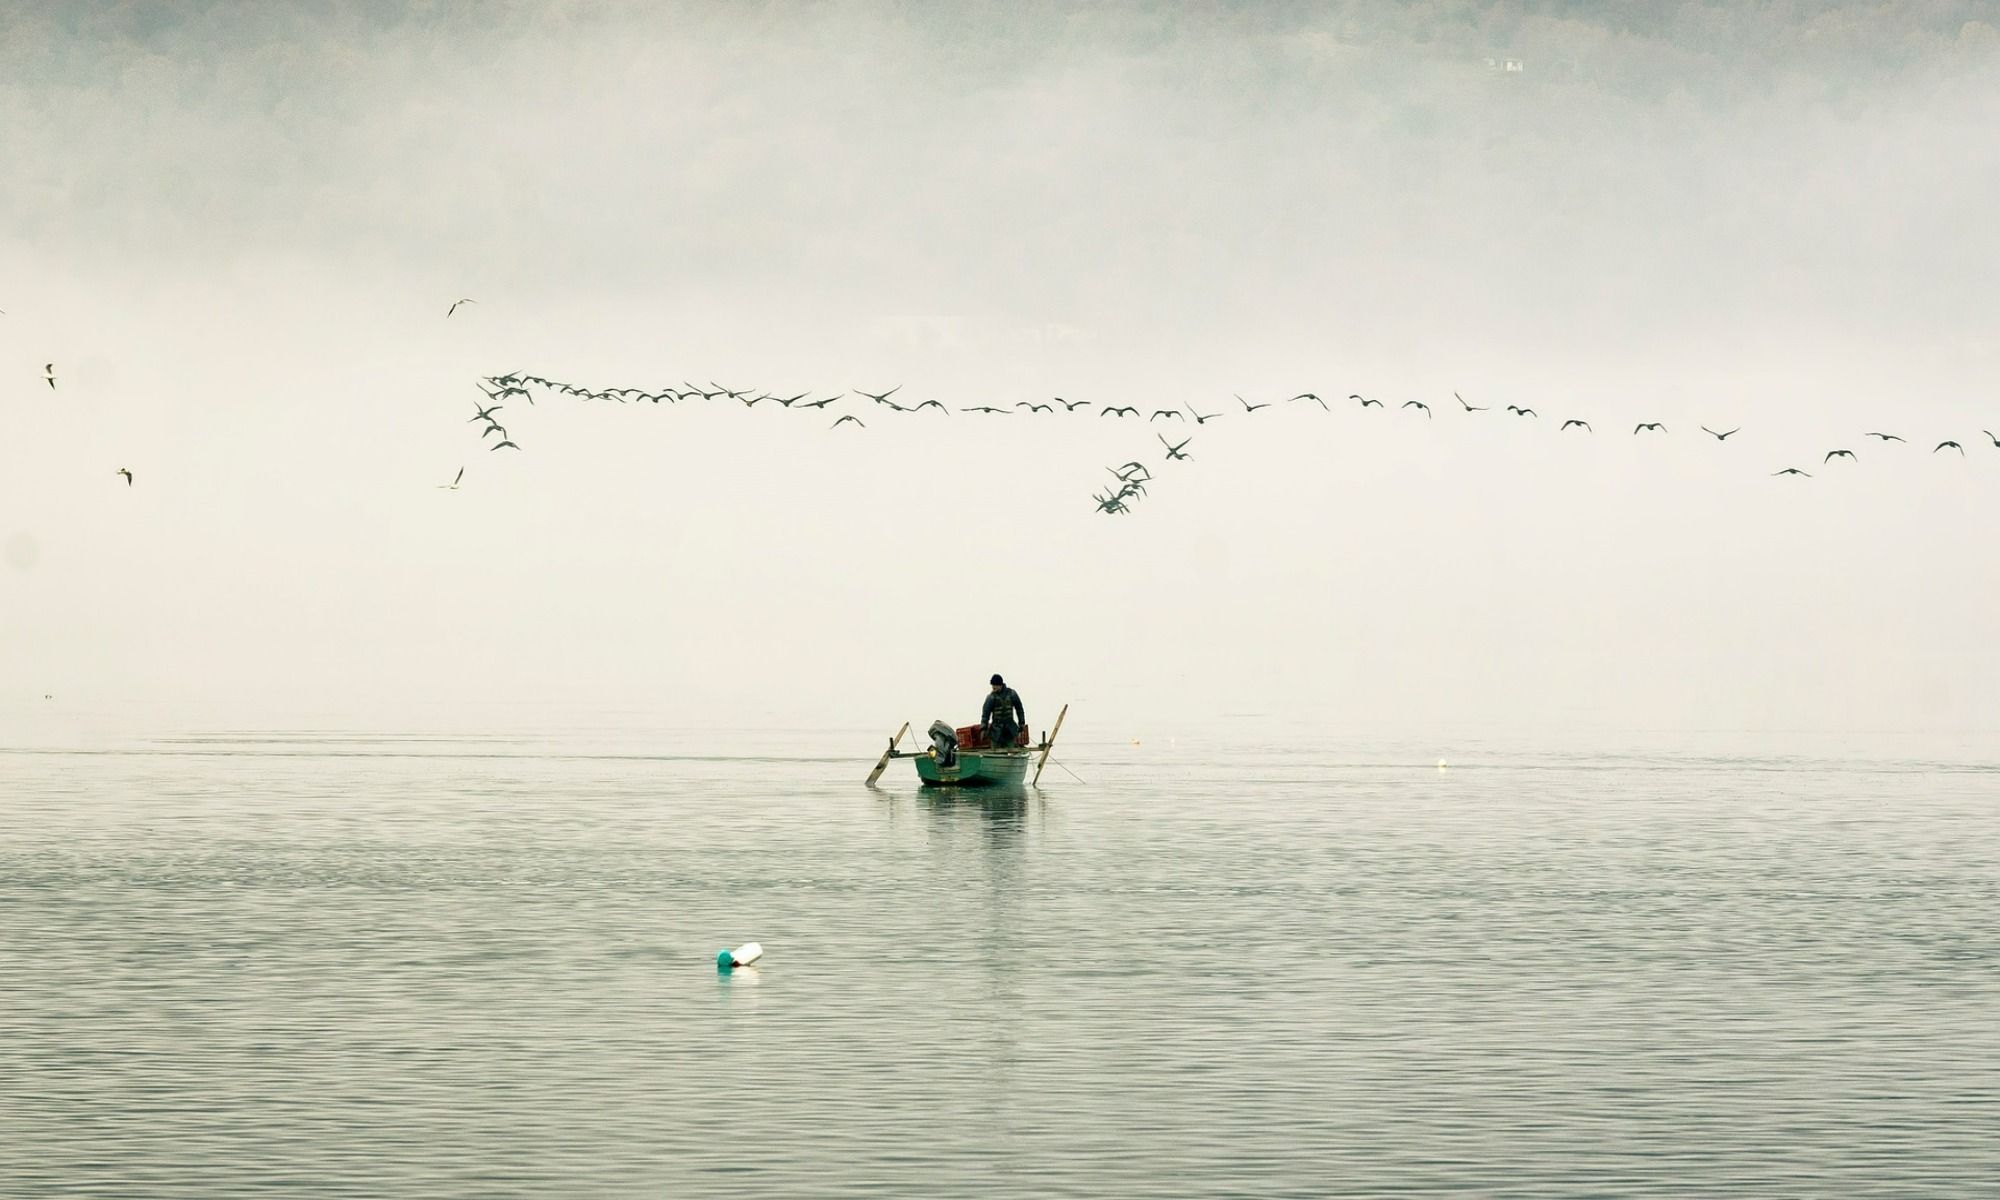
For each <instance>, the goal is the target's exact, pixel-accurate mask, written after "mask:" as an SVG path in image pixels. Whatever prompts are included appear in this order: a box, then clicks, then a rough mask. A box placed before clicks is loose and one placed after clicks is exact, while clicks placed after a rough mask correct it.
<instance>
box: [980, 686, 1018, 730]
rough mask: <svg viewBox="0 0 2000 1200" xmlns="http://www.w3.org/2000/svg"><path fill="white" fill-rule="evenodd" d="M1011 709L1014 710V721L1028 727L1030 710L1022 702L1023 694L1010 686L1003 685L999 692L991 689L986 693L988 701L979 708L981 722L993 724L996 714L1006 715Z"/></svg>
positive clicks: (982, 723)
mask: <svg viewBox="0 0 2000 1200" xmlns="http://www.w3.org/2000/svg"><path fill="white" fill-rule="evenodd" d="M1009 709H1012V710H1013V713H1014V723H1015V724H1017V725H1019V726H1020V727H1021V728H1023V729H1026V728H1027V727H1028V710H1027V709H1026V708H1024V707H1023V706H1022V704H1021V694H1020V693H1019V692H1017V691H1015V690H1014V689H1013V688H1010V687H1003V688H1001V689H1000V690H999V691H997V692H993V691H989V692H987V693H986V703H985V704H984V705H982V706H981V707H980V709H979V723H980V724H981V725H991V724H993V718H994V717H995V716H1003V717H1004V716H1006V715H1007V712H1008V710H1009Z"/></svg>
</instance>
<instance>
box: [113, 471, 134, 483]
mask: <svg viewBox="0 0 2000 1200" xmlns="http://www.w3.org/2000/svg"><path fill="white" fill-rule="evenodd" d="M112 474H114V475H123V476H124V477H125V486H126V487H131V486H132V472H130V471H128V470H126V469H125V468H124V467H120V468H118V469H117V470H116V471H113V472H112Z"/></svg>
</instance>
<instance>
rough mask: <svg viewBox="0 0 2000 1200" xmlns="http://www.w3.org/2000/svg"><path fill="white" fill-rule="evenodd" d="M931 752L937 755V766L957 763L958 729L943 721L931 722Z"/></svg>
mask: <svg viewBox="0 0 2000 1200" xmlns="http://www.w3.org/2000/svg"><path fill="white" fill-rule="evenodd" d="M931 753H932V754H933V755H935V756H936V757H937V761H938V766H940V767H955V766H957V765H958V730H956V729H953V728H952V727H951V726H949V725H947V724H945V723H944V722H943V721H932V722H931Z"/></svg>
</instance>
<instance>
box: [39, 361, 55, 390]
mask: <svg viewBox="0 0 2000 1200" xmlns="http://www.w3.org/2000/svg"><path fill="white" fill-rule="evenodd" d="M42 378H43V379H46V380H48V381H49V388H50V390H51V391H53V390H54V389H55V386H56V365H55V364H54V363H50V364H49V365H48V366H46V367H43V368H42Z"/></svg>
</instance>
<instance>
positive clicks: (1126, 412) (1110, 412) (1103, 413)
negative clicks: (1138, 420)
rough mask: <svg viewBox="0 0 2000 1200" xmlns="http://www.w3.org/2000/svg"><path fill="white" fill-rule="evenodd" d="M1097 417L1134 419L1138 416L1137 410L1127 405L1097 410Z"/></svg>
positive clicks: (1115, 405)
mask: <svg viewBox="0 0 2000 1200" xmlns="http://www.w3.org/2000/svg"><path fill="white" fill-rule="evenodd" d="M1097 415H1098V416H1100V417H1111V416H1118V417H1136V416H1138V415H1139V410H1138V409H1136V408H1133V407H1132V406H1131V405H1129V404H1114V405H1112V406H1111V407H1109V408H1100V409H1098V410H1097Z"/></svg>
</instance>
